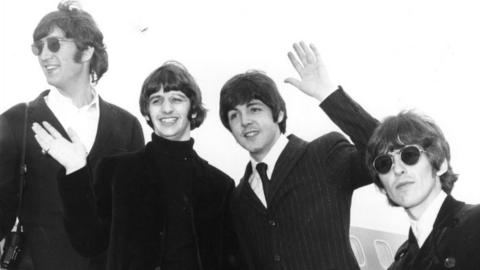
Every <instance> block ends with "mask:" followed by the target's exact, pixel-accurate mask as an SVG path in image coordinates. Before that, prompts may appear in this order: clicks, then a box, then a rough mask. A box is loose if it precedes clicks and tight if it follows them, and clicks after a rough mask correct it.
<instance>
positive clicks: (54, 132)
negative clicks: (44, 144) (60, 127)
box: [42, 121, 63, 139]
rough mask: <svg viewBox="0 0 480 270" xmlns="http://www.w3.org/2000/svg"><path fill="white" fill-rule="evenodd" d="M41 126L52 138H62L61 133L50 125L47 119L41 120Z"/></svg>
mask: <svg viewBox="0 0 480 270" xmlns="http://www.w3.org/2000/svg"><path fill="white" fill-rule="evenodd" d="M42 124H43V126H44V127H45V129H46V130H47V131H48V132H49V133H50V135H52V137H53V138H55V139H57V138H63V136H62V134H60V132H58V131H57V130H56V129H55V128H54V127H53V126H52V125H50V124H49V123H48V122H47V121H43V122H42Z"/></svg>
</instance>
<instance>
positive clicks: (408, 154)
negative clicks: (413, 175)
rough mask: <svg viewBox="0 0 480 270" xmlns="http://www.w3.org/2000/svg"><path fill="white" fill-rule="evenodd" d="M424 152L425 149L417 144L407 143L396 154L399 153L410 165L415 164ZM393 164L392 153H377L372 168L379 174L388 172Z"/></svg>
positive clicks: (405, 162) (403, 160)
mask: <svg viewBox="0 0 480 270" xmlns="http://www.w3.org/2000/svg"><path fill="white" fill-rule="evenodd" d="M423 152H425V150H423V149H421V148H420V147H419V146H416V145H407V146H404V147H403V148H401V149H400V151H399V152H398V154H399V155H400V159H401V160H402V162H403V163H404V164H406V165H409V166H412V165H415V164H417V162H418V160H419V159H420V155H421V154H422V153H423ZM392 166H393V154H388V153H387V154H382V155H378V156H377V157H376V158H375V159H374V160H373V168H374V169H375V171H377V173H379V174H386V173H388V172H389V171H390V170H391V169H392Z"/></svg>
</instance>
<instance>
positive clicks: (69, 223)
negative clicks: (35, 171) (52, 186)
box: [58, 162, 111, 257]
mask: <svg viewBox="0 0 480 270" xmlns="http://www.w3.org/2000/svg"><path fill="white" fill-rule="evenodd" d="M101 164H102V162H100V165H101ZM100 165H99V166H98V167H97V171H98V172H100V171H102V170H106V169H105V167H104V166H100ZM100 175H102V176H104V177H105V176H106V175H105V174H103V173H100ZM102 181H106V182H110V180H109V179H102ZM92 183H93V173H92V169H91V167H90V166H89V165H87V166H85V167H83V168H82V169H80V170H78V171H76V172H74V173H71V174H69V175H65V174H64V171H63V173H62V174H61V175H60V176H59V181H58V184H59V192H60V196H61V197H62V201H63V205H64V218H65V228H66V230H67V233H68V236H69V238H70V241H71V243H72V245H73V247H74V248H75V249H76V250H77V251H78V252H79V253H80V254H81V255H83V256H85V257H93V256H96V255H99V254H101V253H102V252H103V251H105V250H106V249H107V247H108V241H109V230H110V222H111V216H110V212H111V211H106V210H105V208H109V207H111V206H110V203H109V204H108V205H107V206H104V207H103V208H102V211H101V212H102V213H108V214H107V215H105V214H103V215H100V213H99V208H98V207H97V205H96V201H97V200H98V199H97V196H96V194H95V195H94V191H93V186H92ZM108 191H109V190H108ZM99 195H100V197H109V196H110V197H111V195H110V194H99ZM110 209H111V208H110Z"/></svg>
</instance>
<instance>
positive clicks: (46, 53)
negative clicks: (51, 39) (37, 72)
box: [38, 43, 53, 60]
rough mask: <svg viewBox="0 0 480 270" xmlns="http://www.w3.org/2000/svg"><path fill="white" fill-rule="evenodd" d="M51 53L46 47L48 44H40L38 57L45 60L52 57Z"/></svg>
mask: <svg viewBox="0 0 480 270" xmlns="http://www.w3.org/2000/svg"><path fill="white" fill-rule="evenodd" d="M52 55H53V53H52V52H51V51H50V50H49V49H48V46H47V44H46V43H43V46H42V49H41V51H40V54H39V55H38V57H39V58H40V60H47V59H50V58H51V57H52Z"/></svg>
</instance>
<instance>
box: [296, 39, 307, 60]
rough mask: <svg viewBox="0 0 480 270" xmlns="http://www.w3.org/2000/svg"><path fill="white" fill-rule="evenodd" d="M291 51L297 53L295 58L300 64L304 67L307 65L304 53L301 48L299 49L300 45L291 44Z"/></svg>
mask: <svg viewBox="0 0 480 270" xmlns="http://www.w3.org/2000/svg"><path fill="white" fill-rule="evenodd" d="M293 49H294V50H295V52H296V53H297V56H298V58H299V59H300V61H301V62H302V64H303V65H305V64H306V63H307V59H306V57H305V53H304V52H303V50H302V48H300V45H298V43H294V44H293Z"/></svg>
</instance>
